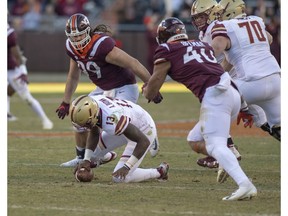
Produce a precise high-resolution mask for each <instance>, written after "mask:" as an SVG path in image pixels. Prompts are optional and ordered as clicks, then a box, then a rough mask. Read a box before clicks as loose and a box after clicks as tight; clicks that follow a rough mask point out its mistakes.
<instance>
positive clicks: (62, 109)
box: [56, 101, 70, 119]
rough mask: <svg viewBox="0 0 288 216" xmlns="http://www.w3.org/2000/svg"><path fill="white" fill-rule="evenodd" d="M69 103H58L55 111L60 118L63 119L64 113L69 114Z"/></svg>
mask: <svg viewBox="0 0 288 216" xmlns="http://www.w3.org/2000/svg"><path fill="white" fill-rule="evenodd" d="M69 108H70V104H68V103H65V102H64V101H63V102H62V103H61V104H60V106H59V107H58V109H57V110H56V113H57V115H58V117H59V118H60V119H64V118H65V116H66V115H69Z"/></svg>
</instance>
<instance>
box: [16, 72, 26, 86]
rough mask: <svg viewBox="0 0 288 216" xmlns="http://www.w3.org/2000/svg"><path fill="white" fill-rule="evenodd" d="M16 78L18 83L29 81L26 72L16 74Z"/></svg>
mask: <svg viewBox="0 0 288 216" xmlns="http://www.w3.org/2000/svg"><path fill="white" fill-rule="evenodd" d="M16 80H19V81H20V83H22V84H28V83H29V81H28V76H27V75H26V74H21V75H20V76H18V77H17V78H16Z"/></svg>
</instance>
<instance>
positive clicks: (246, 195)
mask: <svg viewBox="0 0 288 216" xmlns="http://www.w3.org/2000/svg"><path fill="white" fill-rule="evenodd" d="M255 196H257V189H256V187H255V186H254V185H253V184H251V185H250V186H249V187H239V189H238V190H236V191H235V192H234V193H232V194H231V195H230V196H226V197H224V198H223V199H222V200H225V201H227V200H228V201H235V200H250V199H252V198H253V197H255Z"/></svg>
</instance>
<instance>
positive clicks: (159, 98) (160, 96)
mask: <svg viewBox="0 0 288 216" xmlns="http://www.w3.org/2000/svg"><path fill="white" fill-rule="evenodd" d="M147 84H148V83H144V84H143V86H142V87H141V94H143V89H144V88H145V87H146V86H147ZM162 100H163V96H162V95H161V93H160V92H158V93H157V95H156V96H155V97H154V98H153V100H152V101H153V102H154V103H155V104H158V103H161V101H162ZM150 102H151V100H148V103H150Z"/></svg>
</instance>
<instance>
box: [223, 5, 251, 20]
mask: <svg viewBox="0 0 288 216" xmlns="http://www.w3.org/2000/svg"><path fill="white" fill-rule="evenodd" d="M219 5H221V7H222V8H223V13H222V15H221V19H222V20H230V19H233V18H235V17H238V18H241V17H246V13H245V9H246V7H245V2H244V1H243V0H221V1H220V2H219Z"/></svg>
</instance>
